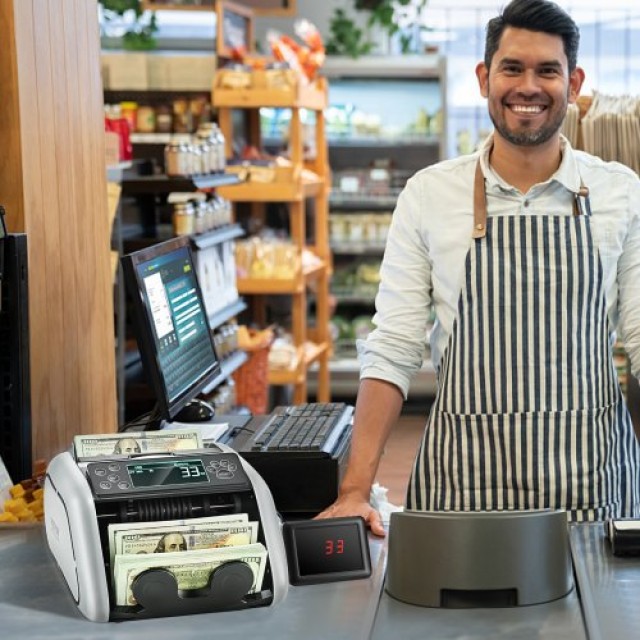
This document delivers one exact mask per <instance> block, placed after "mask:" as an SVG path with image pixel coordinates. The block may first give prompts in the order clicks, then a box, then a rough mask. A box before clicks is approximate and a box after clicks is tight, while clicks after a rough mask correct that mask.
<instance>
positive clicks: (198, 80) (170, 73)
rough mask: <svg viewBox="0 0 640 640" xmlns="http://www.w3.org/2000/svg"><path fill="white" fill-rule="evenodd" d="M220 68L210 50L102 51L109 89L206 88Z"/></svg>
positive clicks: (104, 80)
mask: <svg viewBox="0 0 640 640" xmlns="http://www.w3.org/2000/svg"><path fill="white" fill-rule="evenodd" d="M215 68H216V56H215V54H213V53H208V52H193V53H182V52H181V53H174V52H161V51H151V52H130V51H107V52H104V53H103V54H102V81H103V86H104V88H105V89H110V90H112V91H118V90H128V89H132V90H138V91H140V90H141V91H148V90H158V91H206V92H209V91H210V90H211V79H212V78H213V76H214V73H215Z"/></svg>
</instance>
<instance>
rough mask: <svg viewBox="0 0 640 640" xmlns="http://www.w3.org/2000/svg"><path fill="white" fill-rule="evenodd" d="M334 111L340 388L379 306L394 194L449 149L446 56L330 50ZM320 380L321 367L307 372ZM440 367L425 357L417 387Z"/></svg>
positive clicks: (349, 377) (345, 391) (334, 377)
mask: <svg viewBox="0 0 640 640" xmlns="http://www.w3.org/2000/svg"><path fill="white" fill-rule="evenodd" d="M323 71H324V74H325V76H326V77H327V80H328V83H329V87H330V93H331V99H332V104H331V112H332V113H333V114H334V115H333V119H332V120H331V121H330V122H328V123H327V129H328V132H329V134H328V153H329V161H330V165H331V168H332V172H333V188H332V191H331V196H330V199H329V210H330V214H329V223H330V229H331V233H330V246H331V250H332V253H333V257H334V270H333V278H332V287H331V293H332V294H333V296H334V297H335V300H336V312H335V317H334V319H333V326H334V332H335V333H334V338H335V339H336V343H335V348H334V352H333V358H332V360H331V361H330V364H329V366H330V371H331V381H332V388H333V390H334V393H335V394H337V395H340V396H354V395H355V394H356V392H357V388H358V384H359V363H358V361H357V358H356V348H355V340H356V338H357V337H364V335H366V328H367V322H368V321H370V319H371V317H372V315H373V312H374V301H375V295H376V293H377V289H378V286H377V282H376V281H375V278H374V277H373V271H374V270H375V269H374V267H375V265H379V264H380V263H381V261H382V256H383V252H384V245H385V240H386V231H385V230H384V229H385V228H386V225H387V223H388V222H390V219H391V214H392V212H393V210H394V208H395V205H396V202H397V198H398V195H399V193H400V191H401V189H402V188H403V187H404V184H405V182H406V180H407V179H408V178H409V177H410V176H411V175H412V174H413V173H415V172H416V171H418V170H419V169H422V168H423V167H425V166H427V165H429V164H432V163H435V162H437V161H438V160H441V159H443V158H444V157H446V149H447V141H446V130H447V127H446V122H445V119H446V68H445V61H444V59H443V58H441V57H439V56H437V55H425V56H399V57H394V56H388V57H385V58H381V57H380V56H364V57H362V58H359V59H358V60H357V61H355V62H354V61H353V60H350V59H348V58H343V57H340V56H330V57H328V58H327V61H326V64H325V67H324V69H323ZM309 382H310V386H311V387H313V385H314V384H315V371H312V372H311V375H310V377H309ZM434 390H435V372H434V370H433V367H432V365H431V362H430V361H425V363H424V365H423V367H422V369H421V371H420V372H419V373H418V375H417V376H416V377H415V378H414V380H413V382H412V386H411V393H412V394H415V395H431V394H433V392H434Z"/></svg>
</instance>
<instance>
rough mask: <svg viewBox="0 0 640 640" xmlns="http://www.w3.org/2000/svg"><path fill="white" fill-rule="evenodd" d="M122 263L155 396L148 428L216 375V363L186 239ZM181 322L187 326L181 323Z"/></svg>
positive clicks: (157, 246) (171, 416) (171, 413)
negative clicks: (152, 297)
mask: <svg viewBox="0 0 640 640" xmlns="http://www.w3.org/2000/svg"><path fill="white" fill-rule="evenodd" d="M121 261H122V267H123V273H124V279H125V282H126V286H127V290H128V291H129V293H130V297H131V301H132V305H133V308H134V319H135V330H136V337H137V342H138V347H139V349H140V354H141V357H142V364H143V367H144V369H145V372H146V374H147V377H148V381H149V384H150V386H151V388H152V390H153V393H154V396H155V399H156V406H155V408H154V410H153V412H152V415H151V421H150V426H149V427H147V428H148V429H155V428H159V426H160V421H161V420H166V421H171V420H173V419H174V418H175V417H176V415H177V413H178V412H179V411H180V409H182V408H183V407H184V406H185V405H186V404H187V403H188V402H190V401H192V400H193V399H194V398H195V397H196V396H197V395H198V394H199V393H201V392H202V390H203V389H205V388H206V387H207V386H208V385H209V384H210V383H211V382H212V381H213V380H214V378H216V377H217V376H219V375H220V371H221V370H220V361H219V359H218V356H217V354H216V350H215V346H214V343H213V337H212V335H211V331H210V329H209V323H208V318H207V313H206V309H205V305H204V300H203V297H202V291H201V289H200V284H199V282H198V278H197V275H196V270H195V265H194V261H193V256H192V253H191V248H190V244H189V239H188V238H174V239H171V240H168V241H166V242H161V243H158V244H155V245H153V246H151V247H148V248H145V249H142V250H140V251H136V252H135V253H130V254H128V255H126V256H123V257H122V259H121ZM160 283H161V286H160ZM150 295H152V296H155V299H154V300H150ZM159 300H160V303H161V304H158V301H159ZM185 322H188V323H189V325H188V326H187V325H184V324H182V325H181V323H185ZM185 327H186V329H185ZM160 330H162V331H165V330H166V331H167V333H166V334H165V333H163V334H162V335H161V334H160V333H159V331H160ZM176 372H178V373H176Z"/></svg>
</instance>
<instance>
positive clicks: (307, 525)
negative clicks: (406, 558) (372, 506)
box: [282, 517, 371, 585]
mask: <svg viewBox="0 0 640 640" xmlns="http://www.w3.org/2000/svg"><path fill="white" fill-rule="evenodd" d="M282 533H283V535H284V543H285V547H286V549H287V558H288V561H289V581H290V582H291V584H294V585H305V584H319V583H322V582H337V581H339V580H356V579H358V578H368V577H369V576H370V575H371V556H370V553H369V543H368V541H367V529H366V525H365V522H364V520H363V519H362V518H360V517H354V518H328V519H324V520H296V521H289V522H285V523H284V525H283V530H282Z"/></svg>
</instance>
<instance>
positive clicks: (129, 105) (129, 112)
mask: <svg viewBox="0 0 640 640" xmlns="http://www.w3.org/2000/svg"><path fill="white" fill-rule="evenodd" d="M137 111H138V103H137V102H121V103H120V116H121V117H123V118H124V119H125V120H126V121H127V122H128V123H129V130H130V131H135V130H136V120H137V115H136V114H137Z"/></svg>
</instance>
